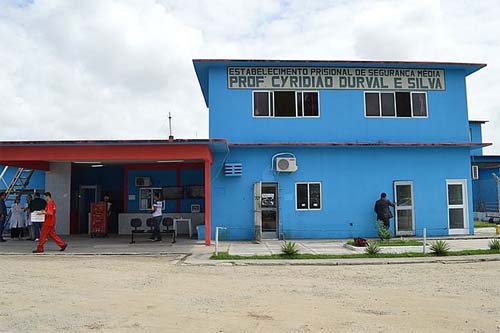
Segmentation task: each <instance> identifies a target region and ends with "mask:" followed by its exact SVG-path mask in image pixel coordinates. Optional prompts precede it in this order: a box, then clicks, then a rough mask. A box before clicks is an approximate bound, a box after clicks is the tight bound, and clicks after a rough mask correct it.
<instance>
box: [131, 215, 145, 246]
mask: <svg viewBox="0 0 500 333" xmlns="http://www.w3.org/2000/svg"><path fill="white" fill-rule="evenodd" d="M130 225H131V226H132V228H134V229H132V239H131V241H130V244H134V243H135V241H134V234H138V233H143V232H144V230H140V229H137V228H139V227H140V226H142V220H141V219H139V218H134V219H131V220H130Z"/></svg>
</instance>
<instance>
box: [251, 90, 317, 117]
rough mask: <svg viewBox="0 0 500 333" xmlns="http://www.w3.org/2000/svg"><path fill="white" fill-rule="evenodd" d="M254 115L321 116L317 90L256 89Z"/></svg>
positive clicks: (254, 93)
mask: <svg viewBox="0 0 500 333" xmlns="http://www.w3.org/2000/svg"><path fill="white" fill-rule="evenodd" d="M253 115H254V117H319V92H317V91H254V92H253Z"/></svg>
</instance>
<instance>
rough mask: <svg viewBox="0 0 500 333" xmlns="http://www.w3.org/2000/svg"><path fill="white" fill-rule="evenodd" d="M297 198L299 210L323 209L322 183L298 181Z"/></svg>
mask: <svg viewBox="0 0 500 333" xmlns="http://www.w3.org/2000/svg"><path fill="white" fill-rule="evenodd" d="M295 198H296V209H297V210H319V209H321V183H318V182H314V183H296V184H295Z"/></svg>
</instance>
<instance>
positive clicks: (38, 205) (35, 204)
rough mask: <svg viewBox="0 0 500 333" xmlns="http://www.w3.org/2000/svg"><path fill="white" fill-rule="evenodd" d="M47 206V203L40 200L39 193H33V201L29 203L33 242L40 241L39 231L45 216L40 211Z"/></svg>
mask: <svg viewBox="0 0 500 333" xmlns="http://www.w3.org/2000/svg"><path fill="white" fill-rule="evenodd" d="M46 206H47V202H45V200H43V199H42V198H40V193H38V192H36V193H35V199H33V200H32V201H31V202H30V205H29V211H30V218H31V223H32V224H33V234H34V240H35V242H38V241H39V240H40V230H41V229H42V224H43V221H44V220H45V216H44V215H43V213H42V211H43V210H44V209H45V207H46Z"/></svg>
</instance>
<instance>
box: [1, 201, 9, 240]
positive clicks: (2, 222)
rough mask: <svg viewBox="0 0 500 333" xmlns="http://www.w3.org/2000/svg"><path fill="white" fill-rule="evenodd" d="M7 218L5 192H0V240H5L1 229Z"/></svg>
mask: <svg viewBox="0 0 500 333" xmlns="http://www.w3.org/2000/svg"><path fill="white" fill-rule="evenodd" d="M6 220H7V206H6V205H5V192H1V193H0V242H5V239H3V229H4V227H5V221H6Z"/></svg>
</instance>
